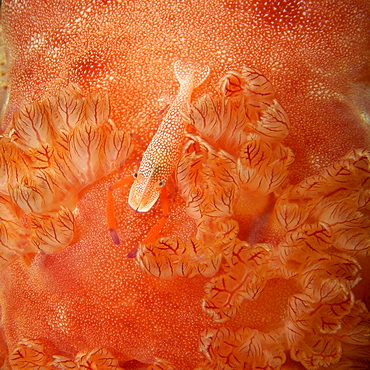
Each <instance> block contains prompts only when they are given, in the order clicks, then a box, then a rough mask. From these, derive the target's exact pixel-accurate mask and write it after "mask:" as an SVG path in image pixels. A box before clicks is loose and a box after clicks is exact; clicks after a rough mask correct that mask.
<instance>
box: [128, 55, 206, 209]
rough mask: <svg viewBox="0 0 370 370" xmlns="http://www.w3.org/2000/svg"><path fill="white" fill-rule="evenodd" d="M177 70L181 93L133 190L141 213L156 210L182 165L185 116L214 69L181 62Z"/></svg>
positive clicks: (131, 200) (132, 201) (132, 202)
mask: <svg viewBox="0 0 370 370" xmlns="http://www.w3.org/2000/svg"><path fill="white" fill-rule="evenodd" d="M174 71H175V76H176V78H177V80H178V82H179V83H180V90H179V92H178V94H177V96H176V98H175V100H174V101H173V103H172V105H171V106H170V108H169V109H168V112H167V113H166V115H165V117H164V119H163V121H162V123H161V124H160V126H159V128H158V130H157V132H156V133H155V135H154V136H153V139H152V141H151V142H150V143H149V145H148V147H147V149H146V150H145V152H144V155H143V159H142V162H141V164H140V167H139V170H138V172H137V174H135V175H134V176H135V181H134V183H133V184H132V186H131V189H130V194H129V198H128V203H129V205H130V206H131V207H132V208H133V209H135V210H137V211H139V212H147V211H149V210H150V209H151V208H152V206H153V205H154V204H155V202H156V201H157V199H158V197H159V195H160V192H161V188H162V187H163V186H164V185H165V183H166V181H167V179H168V178H169V176H170V175H171V173H172V172H173V171H174V169H175V167H176V166H177V164H178V162H179V159H180V154H181V147H182V144H183V140H184V136H185V121H184V116H185V115H186V112H187V110H188V109H189V105H190V100H191V95H192V92H193V90H194V89H195V88H197V87H198V86H200V85H201V84H202V83H203V82H204V81H205V79H206V78H207V77H208V75H209V72H210V68H209V66H202V65H198V64H196V63H194V62H190V61H182V60H178V61H176V62H175V63H174Z"/></svg>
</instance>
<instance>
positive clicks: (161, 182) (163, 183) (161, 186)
mask: <svg viewBox="0 0 370 370" xmlns="http://www.w3.org/2000/svg"><path fill="white" fill-rule="evenodd" d="M165 184H166V183H165V182H164V181H160V182H159V183H158V186H159V187H160V188H163V186H165Z"/></svg>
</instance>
